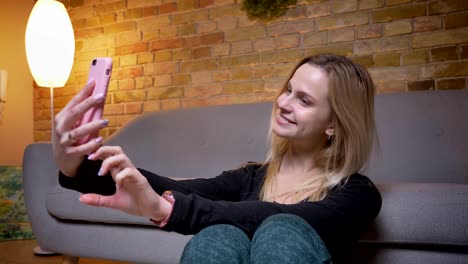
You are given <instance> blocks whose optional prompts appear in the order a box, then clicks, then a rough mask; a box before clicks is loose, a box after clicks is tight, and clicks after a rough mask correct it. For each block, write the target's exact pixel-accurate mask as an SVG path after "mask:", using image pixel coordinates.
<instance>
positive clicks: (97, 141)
mask: <svg viewBox="0 0 468 264" xmlns="http://www.w3.org/2000/svg"><path fill="white" fill-rule="evenodd" d="M102 140H103V138H102V137H98V138H96V139H95V140H94V141H96V143H101V142H102Z"/></svg>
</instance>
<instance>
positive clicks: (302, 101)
mask: <svg viewBox="0 0 468 264" xmlns="http://www.w3.org/2000/svg"><path fill="white" fill-rule="evenodd" d="M300 101H301V104H303V105H310V102H309V100H307V99H305V98H301V99H300Z"/></svg>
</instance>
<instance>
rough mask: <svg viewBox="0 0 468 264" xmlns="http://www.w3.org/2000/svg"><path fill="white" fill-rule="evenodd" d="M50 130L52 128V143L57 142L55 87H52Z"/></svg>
mask: <svg viewBox="0 0 468 264" xmlns="http://www.w3.org/2000/svg"><path fill="white" fill-rule="evenodd" d="M50 126H51V127H50V128H51V131H50V132H51V137H52V139H51V142H52V144H53V143H54V141H55V118H54V87H52V86H50Z"/></svg>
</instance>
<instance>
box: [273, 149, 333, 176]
mask: <svg viewBox="0 0 468 264" xmlns="http://www.w3.org/2000/svg"><path fill="white" fill-rule="evenodd" d="M323 147H324V146H321V144H314V145H309V146H306V145H305V144H300V143H296V144H290V145H289V147H288V150H287V151H286V153H285V155H284V157H283V159H282V161H281V167H280V170H281V171H283V172H286V171H289V172H296V173H308V172H311V171H312V170H314V169H315V168H316V166H317V164H316V161H317V157H318V156H319V155H320V152H321V151H322V150H323Z"/></svg>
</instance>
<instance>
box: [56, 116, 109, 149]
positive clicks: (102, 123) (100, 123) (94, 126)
mask: <svg viewBox="0 0 468 264" xmlns="http://www.w3.org/2000/svg"><path fill="white" fill-rule="evenodd" d="M108 124H109V121H108V120H107V119H102V120H95V121H92V122H89V123H87V124H84V125H82V126H79V127H77V128H75V129H73V130H71V131H68V132H66V133H63V134H62V135H60V144H62V145H74V144H75V143H77V142H78V141H79V140H80V139H82V138H84V137H85V136H87V135H89V134H92V133H94V132H97V131H99V130H100V129H102V128H104V127H106V126H107V125H108ZM100 140H101V139H100ZM101 141H102V140H101Z"/></svg>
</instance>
